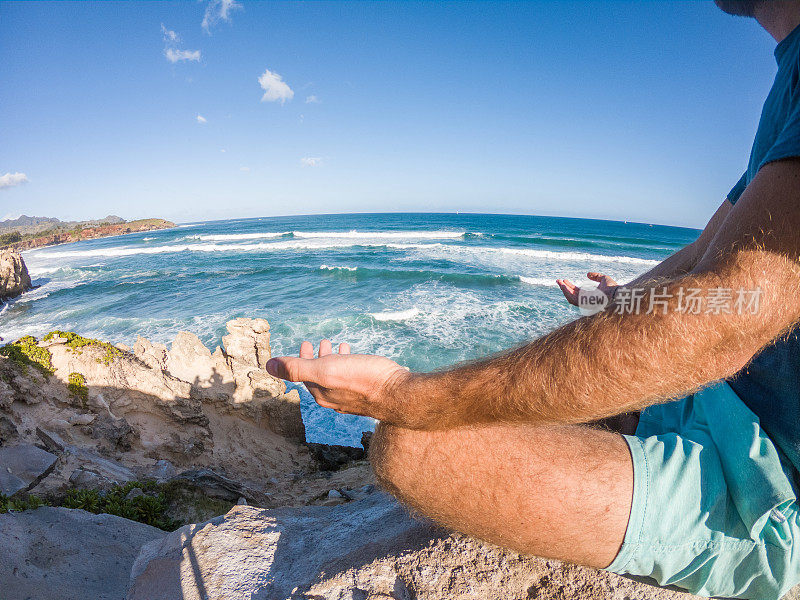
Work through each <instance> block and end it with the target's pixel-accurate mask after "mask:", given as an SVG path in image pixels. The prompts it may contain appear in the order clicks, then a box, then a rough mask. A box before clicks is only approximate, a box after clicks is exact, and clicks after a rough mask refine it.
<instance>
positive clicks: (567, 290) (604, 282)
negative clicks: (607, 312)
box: [556, 271, 619, 306]
mask: <svg viewBox="0 0 800 600" xmlns="http://www.w3.org/2000/svg"><path fill="white" fill-rule="evenodd" d="M586 276H587V277H588V278H589V279H591V280H592V281H596V282H597V289H598V290H600V291H601V292H603V293H604V294H605V295H606V296H608V298H609V300H610V299H612V298H613V296H614V290H616V289H617V287H619V284H618V283H617V282H616V281H614V280H613V279H611V277H609V276H608V275H603V274H602V273H595V272H594V271H592V272H591V273H587V274H586ZM556 283H557V284H558V287H560V288H561V291H562V292H563V293H564V297H565V298H566V299H567V302H569V303H570V304H574V305H575V306H578V294H580V291H581V288H579V287H578V286H577V285H575V284H574V283H572V282H571V281H570V280H569V279H556Z"/></svg>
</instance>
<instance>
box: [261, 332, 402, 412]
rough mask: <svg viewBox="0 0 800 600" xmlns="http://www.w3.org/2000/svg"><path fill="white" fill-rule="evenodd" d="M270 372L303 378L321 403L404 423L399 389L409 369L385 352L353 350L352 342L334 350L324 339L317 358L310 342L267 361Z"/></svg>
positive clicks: (333, 407) (299, 379) (271, 373)
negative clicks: (297, 351) (296, 354)
mask: <svg viewBox="0 0 800 600" xmlns="http://www.w3.org/2000/svg"><path fill="white" fill-rule="evenodd" d="M267 371H268V372H269V373H270V375H273V376H275V377H280V378H281V379H286V380H287V381H302V382H303V383H305V385H306V387H307V388H308V391H309V392H311V395H312V396H314V400H316V401H317V404H319V405H320V406H323V407H325V408H331V409H333V410H335V411H337V412H341V413H348V414H354V415H364V416H369V417H373V418H375V419H379V420H382V421H383V420H385V421H389V422H391V423H393V424H397V425H400V424H403V422H404V421H405V420H406V419H407V418H408V417H410V415H405V418H404V415H403V411H402V410H400V408H401V407H400V404H401V401H400V400H399V399H398V398H397V394H395V393H394V392H395V390H396V387H397V385H398V384H399V383H400V382H401V381H402V380H404V379H405V378H407V377H409V372H408V369H406V368H405V367H401V366H400V365H398V364H397V363H396V362H394V361H393V360H390V359H388V358H386V357H384V356H374V355H369V354H351V353H350V345H349V344H340V345H339V353H338V354H334V352H333V346H332V344H331V342H330V341H329V340H322V342H320V345H319V354H318V355H317V358H314V347H313V346H312V345H311V343H310V342H303V343H302V345H301V346H300V356H299V357H294V356H278V357H275V358H272V359H270V360H269V361H268V362H267Z"/></svg>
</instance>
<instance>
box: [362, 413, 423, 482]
mask: <svg viewBox="0 0 800 600" xmlns="http://www.w3.org/2000/svg"><path fill="white" fill-rule="evenodd" d="M424 435H425V434H424V432H417V431H412V430H409V429H399V428H397V427H392V426H391V425H384V424H382V423H379V424H378V426H377V428H376V429H375V433H374V435H373V436H372V440H371V441H370V444H369V462H370V464H371V465H372V470H373V471H374V473H375V478H376V479H377V480H378V483H379V484H380V485H381V487H384V488H386V489H388V490H389V491H390V492H391V493H393V494H395V495H398V494H399V493H400V492H401V490H402V488H403V487H405V485H404V482H405V480H407V479H408V477H409V476H410V475H411V473H413V467H412V465H413V464H414V463H415V462H416V461H418V460H419V456H418V452H419V450H420V442H421V440H420V439H419V438H420V437H421V436H424ZM409 469H411V471H410V470H409Z"/></svg>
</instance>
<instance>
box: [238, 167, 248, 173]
mask: <svg viewBox="0 0 800 600" xmlns="http://www.w3.org/2000/svg"><path fill="white" fill-rule="evenodd" d="M239 170H240V171H242V172H243V173H248V172H249V171H250V167H239Z"/></svg>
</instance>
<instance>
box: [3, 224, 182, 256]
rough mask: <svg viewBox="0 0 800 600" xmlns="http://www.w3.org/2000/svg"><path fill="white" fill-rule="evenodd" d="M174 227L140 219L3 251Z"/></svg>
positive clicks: (41, 239) (30, 241)
mask: <svg viewBox="0 0 800 600" xmlns="http://www.w3.org/2000/svg"><path fill="white" fill-rule="evenodd" d="M174 227H176V225H175V223H173V222H172V221H167V220H166V219H160V218H153V219H138V220H136V221H128V222H125V223H119V224H112V225H100V226H97V227H86V228H85V229H81V230H80V231H77V232H74V231H67V232H64V233H55V234H51V235H46V236H41V237H34V238H31V239H27V240H22V241H19V242H14V243H12V244H9V245H8V246H5V247H4V248H3V250H12V251H14V252H25V251H27V250H36V249H39V248H49V247H51V246H60V245H62V244H71V243H73V242H82V241H85V240H96V239H101V238H108V237H116V236H121V235H127V234H129V233H144V232H147V231H158V230H162V229H172V228H174Z"/></svg>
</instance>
